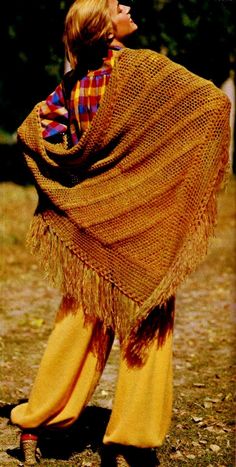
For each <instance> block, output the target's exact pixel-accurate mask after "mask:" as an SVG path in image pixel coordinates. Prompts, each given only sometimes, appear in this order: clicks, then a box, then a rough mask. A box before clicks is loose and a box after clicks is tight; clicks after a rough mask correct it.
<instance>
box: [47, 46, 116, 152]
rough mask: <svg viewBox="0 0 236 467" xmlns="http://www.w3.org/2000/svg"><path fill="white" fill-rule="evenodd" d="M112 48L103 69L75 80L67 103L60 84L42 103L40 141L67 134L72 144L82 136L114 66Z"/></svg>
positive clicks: (104, 61)
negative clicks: (41, 132)
mask: <svg viewBox="0 0 236 467" xmlns="http://www.w3.org/2000/svg"><path fill="white" fill-rule="evenodd" d="M114 58H115V49H109V51H108V56H107V57H106V58H105V59H104V60H103V66H102V67H101V68H99V69H98V70H95V71H89V72H88V74H87V75H86V76H84V77H83V78H82V79H81V80H78V81H77V82H76V83H75V85H74V87H73V89H72V91H71V95H70V98H69V100H68V101H66V99H65V96H64V92H63V83H60V84H59V85H58V86H57V88H56V89H55V91H54V92H52V93H51V94H50V95H49V96H48V98H47V99H46V100H45V101H43V102H42V104H41V108H40V118H41V125H42V129H43V138H45V139H48V138H49V139H50V138H52V137H55V136H58V135H63V134H65V133H66V132H69V135H70V138H71V141H72V144H73V145H74V144H76V143H77V142H78V140H79V138H80V136H81V134H82V133H83V132H84V131H86V130H87V129H88V128H89V126H90V124H91V122H92V119H93V117H94V115H95V114H96V112H97V110H98V107H99V103H100V101H101V99H102V97H103V95H104V93H105V90H106V86H107V84H108V82H109V79H110V76H111V72H112V68H113V65H114Z"/></svg>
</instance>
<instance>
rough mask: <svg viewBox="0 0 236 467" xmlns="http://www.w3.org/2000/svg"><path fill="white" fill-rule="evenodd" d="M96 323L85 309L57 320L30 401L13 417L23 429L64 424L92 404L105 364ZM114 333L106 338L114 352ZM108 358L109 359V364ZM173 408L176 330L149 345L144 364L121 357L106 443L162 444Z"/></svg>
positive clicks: (107, 343)
mask: <svg viewBox="0 0 236 467" xmlns="http://www.w3.org/2000/svg"><path fill="white" fill-rule="evenodd" d="M96 326H97V325H96V323H95V324H89V325H86V326H85V325H84V318H83V313H82V311H78V312H77V313H76V314H72V313H69V314H67V315H65V316H63V317H62V316H60V315H59V317H58V319H57V320H56V323H55V327H54V329H53V331H52V333H51V335H50V337H49V341H48V345H47V348H46V350H45V353H44V356H43V358H42V361H41V364H40V367H39V371H38V374H37V376H36V379H35V382H34V385H33V388H32V391H31V394H30V397H29V401H28V402H27V403H24V404H20V405H18V406H16V407H15V408H14V409H13V410H12V412H11V421H12V422H13V423H14V424H16V425H18V426H19V427H21V428H22V429H30V428H36V427H39V426H41V427H42V426H43V427H54V428H56V427H58V428H64V427H67V426H69V425H71V424H72V423H73V422H75V421H76V420H77V419H78V417H79V415H80V413H81V411H82V410H83V409H84V408H85V406H86V405H87V404H88V402H89V400H90V399H91V397H92V394H93V392H94V390H95V388H96V385H97V383H98V381H99V378H100V376H101V374H102V370H103V368H102V367H101V365H100V366H98V364H97V363H98V362H97V359H98V357H97V356H96V355H95V354H94V352H92V351H91V349H92V347H93V341H94V339H96V336H97V329H96ZM113 339H114V336H113V335H111V334H109V335H107V339H105V348H106V354H107V355H106V356H107V357H108V355H109V352H110V349H111V346H112V342H113ZM105 362H106V358H105V359H104V365H105ZM171 412H172V334H170V335H169V336H168V338H167V340H166V342H165V344H164V345H163V346H162V347H161V348H160V349H157V345H156V343H154V344H153V345H152V347H151V348H150V351H149V355H148V359H147V362H146V363H145V365H144V366H142V367H134V368H130V367H129V366H127V364H126V361H125V360H124V359H123V358H122V356H121V358H120V365H119V374H118V381H117V386H116V392H115V397H114V402H113V409H112V413H111V417H110V420H109V423H108V426H107V429H106V433H105V435H104V439H103V442H104V443H105V444H111V443H118V444H123V445H132V446H137V447H141V448H147V447H157V446H160V445H161V444H162V443H163V441H164V438H165V435H166V433H167V430H168V428H169V425H170V421H171Z"/></svg>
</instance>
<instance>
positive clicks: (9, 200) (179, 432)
mask: <svg viewBox="0 0 236 467" xmlns="http://www.w3.org/2000/svg"><path fill="white" fill-rule="evenodd" d="M235 186H236V180H235V177H234V178H232V180H231V181H230V184H229V186H228V190H227V192H226V193H224V194H221V196H220V199H219V221H218V228H217V238H216V239H214V240H213V241H212V244H211V247H210V250H209V254H208V257H207V259H206V261H205V262H204V263H203V264H202V265H201V267H199V269H198V270H197V271H196V272H195V273H194V274H192V276H191V277H190V278H189V279H188V281H187V282H186V283H185V284H184V286H183V287H182V288H181V290H180V291H179V294H178V297H177V317H176V325H175V335H174V386H175V388H174V389H175V402H174V411H173V421H172V427H171V430H170V433H169V435H168V436H167V439H166V441H165V443H164V445H163V446H162V448H161V449H159V450H158V458H159V461H160V462H161V465H162V466H166V467H168V466H173V465H177V466H183V465H187V466H188V465H189V466H197V467H203V466H208V467H211V466H218V467H231V466H234V465H235V464H234V433H233V428H234V413H235V405H234V392H235V379H234V375H235V374H236V373H235V356H234V355H233V346H234V339H235V335H234V333H235V323H234V319H235V314H233V309H234V307H232V303H233V301H234V298H235V297H233V288H234V286H235V275H236V269H235V219H234V217H235V211H236V209H235ZM0 196H1V209H2V210H3V213H2V214H1V216H2V215H3V220H4V222H3V224H2V227H1V236H2V240H1V245H2V246H1V257H0V261H1V276H0V287H1V310H0V312H1V337H0V349H1V380H2V383H1V394H0V432H1V434H0V446H1V450H0V466H5V465H9V466H16V465H19V459H20V454H19V449H18V439H19V430H18V429H17V428H16V427H14V426H11V425H10V424H9V413H10V409H11V407H12V406H14V405H16V404H17V403H18V402H19V401H20V400H24V399H26V398H27V397H28V394H29V389H30V387H31V384H32V381H33V379H34V376H35V373H36V370H37V367H38V364H39V361H40V359H41V355H42V352H43V350H44V348H45V345H46V342H47V337H48V335H49V333H50V330H51V327H52V324H53V320H54V316H55V312H56V309H57V306H58V303H59V301H60V297H59V295H58V293H57V291H55V290H53V289H51V288H50V287H48V286H47V284H46V283H45V280H44V279H43V277H42V275H41V273H40V271H39V270H38V266H37V263H36V261H35V259H34V258H33V257H32V256H31V255H30V254H29V253H28V252H27V251H26V250H25V246H24V239H25V232H26V230H27V227H28V224H29V222H30V219H31V216H32V213H33V210H34V207H35V204H36V194H35V191H34V189H33V188H32V187H26V188H25V187H21V186H18V185H15V184H12V183H3V184H1V185H0ZM1 218H2V217H1ZM118 357H119V346H118V344H117V342H115V344H114V346H113V350H112V353H111V356H110V359H109V362H108V365H107V367H106V370H105V372H104V374H103V377H102V380H101V382H100V384H99V386H98V388H97V390H96V393H95V394H94V397H93V399H92V401H91V404H90V406H89V407H88V409H87V410H86V411H85V412H84V414H83V416H82V417H81V419H80V421H79V423H78V424H76V425H75V426H74V427H73V429H70V430H68V431H66V432H63V433H62V434H60V433H53V432H52V433H50V434H45V435H44V436H43V439H42V451H43V457H44V459H43V461H42V462H41V465H42V466H57V467H61V466H64V465H65V466H84V467H89V466H94V467H96V466H97V467H98V466H99V465H100V454H101V452H100V451H101V440H102V435H103V432H104V430H105V426H106V423H107V420H108V417H109V413H110V409H111V406H112V397H113V394H114V387H115V379H116V371H117V366H118ZM143 467H145V466H143Z"/></svg>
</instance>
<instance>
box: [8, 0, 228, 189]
mask: <svg viewBox="0 0 236 467" xmlns="http://www.w3.org/2000/svg"><path fill="white" fill-rule="evenodd" d="M71 3H72V1H71V0H50V1H48V0H38V1H35V0H19V1H18V2H16V3H14V4H13V3H12V2H8V1H5V2H4V3H3V4H2V6H1V19H0V22H1V27H0V34H1V36H2V37H1V45H2V47H1V75H0V106H1V108H0V157H1V175H0V181H8V180H11V181H13V182H16V183H22V184H24V183H28V182H29V179H28V177H29V175H28V173H27V172H26V171H25V169H24V166H23V164H22V161H21V157H20V155H19V154H17V146H16V130H17V127H18V126H19V125H20V124H21V122H22V121H23V120H24V118H25V117H26V116H27V114H28V113H29V112H30V111H31V109H32V107H33V106H34V105H35V104H36V103H37V102H38V101H40V100H43V99H45V98H46V97H47V95H48V94H50V93H51V92H52V91H53V90H54V88H55V87H56V85H57V84H58V82H59V81H60V80H61V78H62V76H63V73H64V48H63V44H62V34H63V27H64V18H65V15H66V12H67V10H68V8H69V6H70V5H71ZM124 3H125V4H128V5H130V6H131V8H132V16H133V19H134V20H135V21H136V22H137V23H138V25H139V30H138V33H137V34H136V35H135V36H133V37H132V39H131V41H130V43H129V44H127V45H128V46H130V47H134V48H138V47H144V48H151V49H153V50H156V51H157V52H161V53H164V54H166V55H167V56H169V57H170V58H171V59H172V60H174V61H176V62H178V63H180V64H182V65H184V66H186V67H187V68H188V69H189V70H191V71H193V72H194V73H196V74H198V75H200V76H202V77H204V78H207V79H210V80H212V81H213V82H214V83H215V84H216V86H218V87H221V88H222V89H223V90H224V91H225V92H226V93H227V94H228V95H229V97H230V99H231V102H232V114H231V126H232V144H231V154H230V157H231V169H232V172H233V173H235V171H236V157H235V150H234V148H235V142H234V140H235V131H234V128H235V57H236V37H235V28H236V26H235V25H236V22H235V18H236V3H235V0H133V1H128V0H124Z"/></svg>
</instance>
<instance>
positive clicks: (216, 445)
mask: <svg viewBox="0 0 236 467" xmlns="http://www.w3.org/2000/svg"><path fill="white" fill-rule="evenodd" d="M210 449H211V450H212V451H213V452H219V451H220V446H218V444H210Z"/></svg>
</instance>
